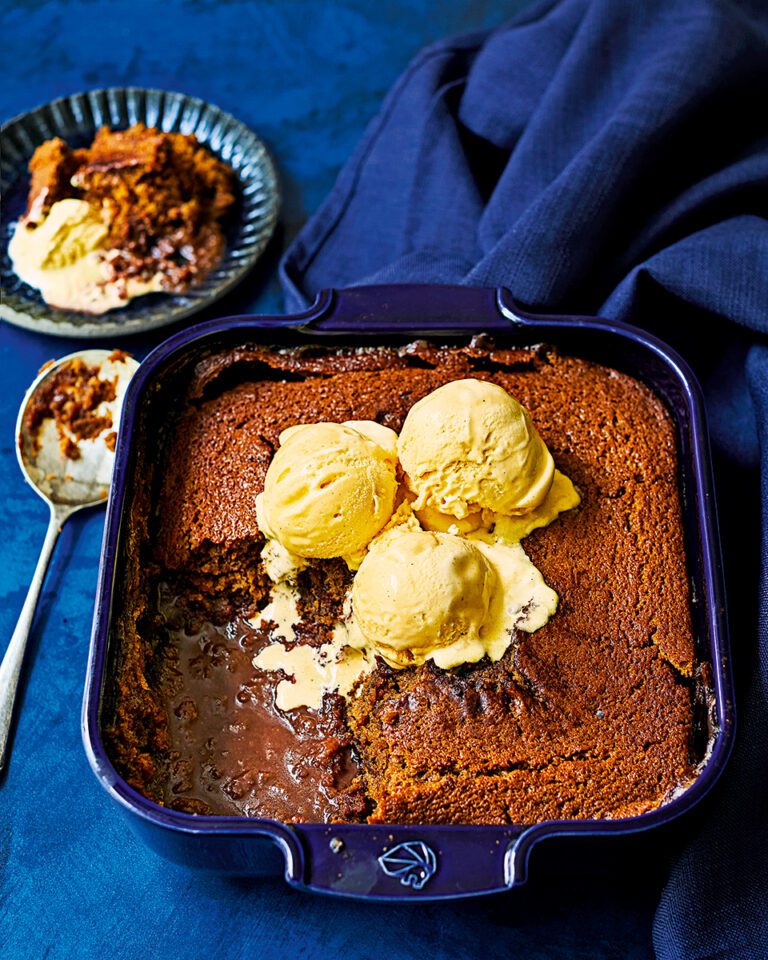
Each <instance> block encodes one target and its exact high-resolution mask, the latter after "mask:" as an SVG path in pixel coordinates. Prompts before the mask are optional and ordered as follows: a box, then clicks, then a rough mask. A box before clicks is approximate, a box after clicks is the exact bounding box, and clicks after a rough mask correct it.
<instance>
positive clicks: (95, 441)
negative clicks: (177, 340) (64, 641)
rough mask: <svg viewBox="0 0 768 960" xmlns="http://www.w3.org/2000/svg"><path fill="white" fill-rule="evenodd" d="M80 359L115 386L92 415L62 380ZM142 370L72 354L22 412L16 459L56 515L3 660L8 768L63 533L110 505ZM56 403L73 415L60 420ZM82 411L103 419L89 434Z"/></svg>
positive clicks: (104, 353)
mask: <svg viewBox="0 0 768 960" xmlns="http://www.w3.org/2000/svg"><path fill="white" fill-rule="evenodd" d="M77 360H81V361H82V362H83V363H84V364H85V365H86V367H88V368H90V369H91V370H95V371H97V373H96V376H97V378H98V380H99V381H111V382H112V383H113V384H114V391H113V392H114V396H112V397H110V396H109V393H107V397H105V399H103V400H101V401H99V402H96V401H98V395H97V396H95V397H93V398H92V402H91V404H90V405H91V406H92V407H93V409H90V410H89V409H87V407H88V406H89V402H88V401H87V400H86V402H85V404H84V407H83V409H82V410H79V409H78V400H77V398H76V397H75V396H74V395H72V396H70V397H68V396H67V389H66V384H58V383H57V381H56V380H55V379H54V378H55V375H56V374H57V373H59V372H60V371H61V370H62V368H63V367H65V366H66V365H67V364H71V363H72V362H73V361H77ZM137 367H138V364H137V363H136V361H135V360H133V359H132V358H131V357H128V356H126V355H125V354H118V353H116V352H114V351H111V350H81V351H78V352H76V353H70V354H68V355H67V356H66V357H62V358H61V359H60V360H57V361H56V362H54V363H51V364H49V365H48V366H47V367H44V368H43V370H41V371H40V373H39V375H38V376H37V377H36V379H35V380H34V381H33V383H32V385H31V386H30V388H29V389H28V390H27V392H26V394H25V395H24V399H23V400H22V403H21V407H20V408H19V415H18V418H17V420H16V457H17V459H18V461H19V466H20V467H21V471H22V473H23V474H24V478H25V480H26V481H27V482H28V483H29V484H30V486H31V487H32V488H33V489H34V490H35V492H36V493H37V494H38V495H39V496H40V497H42V499H43V500H44V501H45V502H46V503H47V504H48V507H49V510H50V518H49V522H48V531H47V533H46V536H45V541H44V542H43V547H42V550H41V552H40V559H39V560H38V562H37V567H36V568H35V573H34V576H33V577H32V582H31V584H30V587H29V592H28V593H27V598H26V600H25V601H24V606H23V607H22V609H21V614H20V616H19V621H18V624H17V625H16V629H15V630H14V633H13V636H12V637H11V641H10V643H9V644H8V649H7V650H6V652H5V656H4V657H3V661H2V663H0V771H1V770H2V769H3V767H4V766H5V762H6V758H7V747H8V739H9V735H10V729H11V720H12V717H13V706H14V702H15V699H16V691H17V688H18V683H19V677H20V675H21V667H22V663H23V661H24V652H25V650H26V646H27V640H28V638H29V634H30V630H31V627H32V621H33V619H34V615H35V608H36V606H37V600H38V598H39V596H40V591H41V589H42V585H43V582H44V580H45V574H46V571H47V569H48V564H49V562H50V559H51V555H52V553H53V548H54V546H55V544H56V541H57V539H58V536H59V533H61V528H62V527H63V525H64V523H65V522H66V521H67V520H68V519H69V517H71V516H72V514H73V513H76V512H77V511H78V510H84V509H86V508H88V507H96V506H100V505H101V504H104V503H106V500H107V496H108V495H109V487H110V483H111V480H112V466H113V463H114V440H115V437H116V434H115V430H116V428H117V424H118V421H119V415H120V409H121V407H122V400H123V394H124V393H125V388H126V387H127V385H128V382H129V380H130V379H131V376H133V373H134V372H135V370H136V368H137ZM54 405H55V406H56V407H57V408H58V409H64V410H65V411H66V412H68V413H69V414H71V415H72V416H70V417H62V418H60V419H59V420H57V419H56V418H55V416H54V413H53V406H54ZM78 412H81V413H85V414H86V415H91V416H92V417H96V418H97V419H95V420H93V421H92V423H91V428H90V430H88V429H86V430H85V431H83V430H82V424H81V425H80V427H78V429H77V430H76V431H73V429H72V427H71V421H72V417H73V416H75V415H76V414H77V413H78ZM86 419H87V417H86ZM83 433H85V435H83ZM88 433H90V435H87V434H88Z"/></svg>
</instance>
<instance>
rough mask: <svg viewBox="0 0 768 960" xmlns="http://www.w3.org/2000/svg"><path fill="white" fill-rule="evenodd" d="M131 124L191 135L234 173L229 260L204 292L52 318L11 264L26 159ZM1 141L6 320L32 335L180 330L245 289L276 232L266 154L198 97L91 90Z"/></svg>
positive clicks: (10, 128) (0, 253)
mask: <svg viewBox="0 0 768 960" xmlns="http://www.w3.org/2000/svg"><path fill="white" fill-rule="evenodd" d="M134 123H145V124H146V125H147V126H153V127H159V128H160V129H161V130H164V131H167V132H177V131H178V132H181V133H193V134H194V135H195V136H196V137H197V139H198V140H199V141H200V143H202V144H205V146H207V147H208V149H209V150H210V151H211V152H212V153H214V154H215V155H216V156H217V157H219V158H220V159H221V160H223V161H224V162H225V163H227V164H229V166H230V167H231V168H232V170H233V171H234V173H235V177H236V179H237V183H238V194H239V196H238V203H237V205H236V209H235V212H234V214H233V215H232V216H231V218H230V221H229V223H228V229H227V247H226V250H225V253H224V257H223V258H222V261H221V263H219V265H218V266H217V267H216V268H215V269H213V270H212V271H211V272H210V273H209V274H208V276H207V277H206V279H205V280H204V282H203V283H202V284H201V285H200V286H198V287H194V288H192V289H191V290H189V291H187V293H184V294H168V293H153V294H149V295H148V296H145V297H138V298H137V299H135V300H133V301H131V302H130V303H128V304H127V305H126V306H125V307H123V308H121V309H120V310H114V311H111V312H109V313H106V314H102V315H101V316H99V317H95V316H93V315H92V314H87V313H79V312H76V311H72V310H55V309H53V308H52V307H49V306H48V305H47V304H46V303H45V301H44V300H43V299H42V297H41V296H40V294H39V292H38V291H37V290H35V289H33V288H32V287H30V286H29V285H28V284H26V283H23V282H22V281H21V280H20V279H19V278H18V277H17V276H16V274H15V272H14V270H13V265H12V263H11V260H10V258H9V256H8V243H9V241H10V238H11V236H12V234H13V229H14V226H15V224H16V222H17V220H18V219H19V217H21V216H22V214H23V213H24V210H25V208H26V203H27V193H28V190H29V174H28V172H27V165H28V164H29V160H30V158H31V156H32V154H33V153H34V151H35V148H36V147H38V146H39V145H40V144H41V143H43V141H44V140H49V139H50V138H51V137H56V136H58V137H62V138H63V139H64V140H66V142H67V143H68V144H69V145H70V146H71V147H84V146H88V145H89V144H90V142H91V140H92V139H93V136H94V134H95V133H96V131H97V130H98V128H99V127H101V126H104V125H106V126H109V127H112V128H113V129H122V128H125V127H129V126H131V124H134ZM0 134H1V136H2V158H1V159H0V190H1V191H2V196H3V204H2V211H1V212H0V290H1V292H2V295H1V296H0V317H2V318H3V319H4V320H7V321H8V322H9V323H13V324H16V325H17V326H20V327H25V328H27V329H28V330H35V331H37V332H38V333H47V334H53V335H55V336H60V337H88V338H91V337H103V336H108V335H112V334H130V333H139V332H141V331H146V330H152V329H155V328H157V327H163V326H166V325H167V324H170V323H175V322H176V321H177V320H181V319H182V318H184V317H189V316H191V315H192V314H194V313H197V312H198V311H199V310H202V309H203V307H206V306H208V305H209V304H211V303H213V302H214V301H215V300H218V299H219V298H220V297H222V296H223V295H224V294H225V293H227V292H228V291H230V290H231V289H232V288H233V287H234V286H235V285H236V284H237V283H239V281H240V280H242V279H243V277H244V276H245V274H246V273H247V272H248V271H249V270H250V269H251V267H252V266H253V265H254V264H255V263H256V261H257V260H258V258H259V256H260V255H261V253H262V252H263V250H264V248H265V247H266V245H267V243H268V242H269V239H270V237H271V236H272V233H273V231H274V228H275V223H276V221H277V213H278V208H279V205H280V195H279V187H278V183H277V176H276V173H275V168H274V166H273V164H272V161H271V159H270V157H269V154H268V153H267V149H266V147H265V146H264V144H263V143H262V142H261V140H260V139H259V138H258V137H257V136H256V134H255V133H253V131H251V130H249V129H248V127H246V126H244V125H243V124H242V123H240V122H239V121H238V120H236V119H235V118H234V117H233V116H231V115H230V114H228V113H225V112H224V111H223V110H219V108H218V107H214V106H212V105H211V104H209V103H205V102H204V101H203V100H198V99H196V98H195V97H188V96H186V95H185V94H182V93H169V92H167V91H163V90H141V89H139V88H137V87H127V88H112V89H108V90H92V91H90V92H88V93H79V94H75V95H74V96H70V97H62V99H60V100H54V101H53V102H52V103H49V104H46V105H45V106H42V107H38V108H37V109H35V110H31V111H30V112H29V113H25V114H22V115H21V116H19V117H16V118H15V119H13V120H11V121H9V122H8V123H7V124H5V125H4V126H3V127H2V129H1V131H0Z"/></svg>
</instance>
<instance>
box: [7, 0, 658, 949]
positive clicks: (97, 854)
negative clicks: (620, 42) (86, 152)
mask: <svg viewBox="0 0 768 960" xmlns="http://www.w3.org/2000/svg"><path fill="white" fill-rule="evenodd" d="M524 5H525V4H524V3H523V2H522V0H510V2H507V3H501V2H492V0H488V2H466V0H464V2H462V0H444V2H442V3H440V4H439V5H438V4H436V3H433V2H429V0H386V2H382V3H380V4H373V3H370V2H368V0H347V2H345V3H339V2H319V0H315V2H303V3H301V2H294V3H288V2H279V0H273V2H267V3H244V2H229V3H227V2H222V0H200V2H196V3H191V2H187V3H181V2H179V0H166V2H164V3H162V4H160V3H152V2H148V0H129V2H127V0H116V2H103V0H91V2H85V0H78V2H57V3H43V2H17V3H15V4H14V6H13V8H12V9H10V4H9V3H8V2H6V4H5V8H4V12H3V23H2V36H3V38H4V48H5V49H6V50H13V51H15V53H14V55H13V58H12V59H13V66H12V72H9V70H8V66H6V70H5V71H4V78H3V83H2V84H0V117H1V118H2V119H8V118H10V117H11V116H14V115H16V114H18V113H20V112H22V111H24V110H26V109H29V108H31V107H33V106H35V105H37V104H38V103H41V102H44V101H46V100H49V99H51V98H53V97H56V96H59V95H62V94H65V93H72V92H75V91H78V90H83V89H87V88H89V87H98V86H109V85H127V84H135V85H139V86H158V87H164V88H167V89H174V90H181V91H184V92H188V93H192V94H195V95H198V96H201V97H203V98H205V99H208V100H210V101H212V102H213V103H216V104H217V105H219V106H221V107H223V108H224V109H226V110H229V111H231V112H232V113H234V114H235V115H236V116H238V117H239V118H240V119H242V120H243V121H244V122H246V123H248V124H249V125H251V126H252V127H253V128H254V129H255V130H256V131H257V132H258V133H259V134H260V135H261V136H263V138H264V139H265V140H266V141H267V143H268V144H269V145H270V147H271V149H272V151H273V153H274V156H275V159H276V161H277V164H278V167H279V170H280V174H281V178H282V182H283V188H284V194H285V206H284V210H283V225H284V226H283V229H282V231H279V232H278V236H277V238H276V240H275V242H274V243H273V244H272V246H271V248H270V251H269V254H268V255H267V257H266V258H265V260H264V263H263V266H262V267H261V268H260V269H257V271H256V272H255V273H254V274H253V275H252V276H251V277H250V278H249V279H248V280H247V281H246V282H245V283H244V285H243V286H242V288H241V289H240V290H239V291H238V292H237V293H236V294H234V295H233V296H231V297H230V298H229V299H228V300H227V301H225V302H224V303H223V304H222V305H220V306H219V307H218V308H217V312H218V313H235V312H272V311H279V310H280V296H279V292H278V287H277V283H276V280H275V265H276V261H277V256H278V255H279V252H280V250H281V248H282V245H283V243H284V240H285V238H286V236H288V237H290V236H291V235H292V234H293V233H294V232H295V230H296V229H297V227H298V226H299V225H300V224H301V222H302V221H303V220H304V219H305V217H306V215H307V214H308V213H311V212H312V211H313V210H314V209H315V208H316V207H317V205H318V203H319V202H320V200H321V199H322V198H323V196H324V195H325V194H326V192H327V191H328V189H329V188H330V186H331V185H332V183H333V180H334V178H335V175H336V173H337V171H338V169H339V167H340V165H341V164H342V162H343V161H344V160H345V159H346V158H347V157H348V155H349V153H350V152H351V150H352V148H353V146H354V144H355V143H356V141H357V140H358V138H359V137H360V135H361V134H362V131H363V129H364V127H365V124H366V123H367V121H368V120H369V119H370V118H371V117H372V116H373V115H374V113H375V111H376V109H377V107H378V105H379V103H380V101H381V98H382V97H383V95H384V93H385V92H386V90H387V89H388V88H389V86H390V85H391V84H392V82H393V81H394V80H395V78H396V77H397V75H398V74H399V73H400V71H401V70H402V69H403V67H404V66H405V65H406V63H407V62H408V60H409V59H410V58H411V57H412V56H413V54H414V53H415V52H416V51H417V50H418V49H419V48H420V47H421V46H423V45H424V44H425V43H428V42H429V41H431V40H433V39H435V38H437V37H439V36H442V35H445V34H450V33H457V32H463V31H467V30H471V29H473V28H475V27H484V26H488V25H492V24H494V23H496V22H498V21H499V20H501V19H502V18H503V17H506V16H508V15H511V14H512V13H514V12H515V11H516V10H518V9H520V8H521V7H522V6H524ZM160 336H162V334H160V335H158V336H156V337H155V338H153V339H152V340H151V341H150V340H147V341H146V342H144V341H135V340H134V341H131V342H123V343H120V342H119V340H111V341H110V342H109V343H107V344H104V345H105V346H124V347H127V348H128V349H131V350H132V351H133V352H134V353H136V354H137V355H138V356H142V355H143V354H144V353H145V352H146V350H147V348H148V347H150V346H151V345H153V344H154V343H155V342H157V341H158V340H159V339H160ZM77 346H78V344H77V342H76V341H64V340H55V339H52V338H43V337H38V336H35V335H33V334H30V333H26V332H24V331H21V330H16V329H12V328H10V327H8V326H7V325H5V324H1V325H0V364H1V365H2V370H3V377H2V385H1V386H0V490H1V491H2V506H3V509H2V511H1V512H0V544H1V546H0V651H2V650H3V649H4V646H5V643H6V640H7V638H8V637H9V636H10V634H11V632H12V630H13V627H14V625H15V622H16V618H17V616H18V613H19V610H20V608H21V604H22V602H23V598H24V595H25V592H26V587H27V584H28V582H29V579H30V577H31V575H32V572H33V569H34V565H35V562H36V558H37V553H38V550H39V547H40V545H41V544H42V539H43V534H44V530H45V524H46V520H47V514H46V509H45V507H44V505H43V504H42V502H41V501H40V500H38V499H37V497H36V496H35V495H34V493H33V492H32V491H31V490H30V489H29V488H27V487H25V486H24V484H23V481H22V479H21V475H20V473H19V470H18V467H17V465H16V461H15V456H14V452H13V424H14V420H15V416H16V409H17V405H18V403H19V401H20V399H21V396H22V394H23V391H24V389H25V388H26V386H27V385H28V383H29V382H30V381H31V380H32V379H33V377H34V375H35V372H36V371H37V369H38V367H39V366H40V365H41V364H42V363H43V362H44V361H45V360H47V359H48V358H50V357H55V356H61V355H63V354H64V353H68V352H70V351H71V350H72V349H75V348H76V347H77ZM102 524H103V514H102V513H100V512H96V513H91V514H90V515H86V516H82V517H78V518H75V519H74V520H73V521H72V522H71V523H70V524H69V525H68V526H67V527H66V529H65V531H64V534H63V536H62V538H61V541H60V543H59V546H58V549H57V552H56V556H55V558H54V561H53V564H52V568H51V571H50V573H49V578H48V581H47V585H46V589H45V592H44V594H43V597H42V601H41V604H40V608H39V612H38V617H37V620H36V623H35V629H34V637H33V641H32V647H31V650H30V654H31V655H30V656H29V658H28V664H27V670H26V674H25V680H24V684H23V695H22V702H21V704H20V705H21V707H22V709H21V711H20V716H19V718H18V723H17V727H16V732H15V742H14V750H13V756H12V761H11V764H10V767H9V770H8V773H7V776H6V778H5V779H4V780H2V781H0V955H2V957H3V960H11V958H17V957H18V958H20V957H32V958H38V957H40V958H42V957H79V956H83V957H96V956H100V955H108V956H117V957H121V958H131V957H142V958H144V957H147V956H154V957H163V958H165V957H168V958H173V957H180V958H181V957H184V958H198V957H200V958H202V957H209V958H224V957H233V958H235V957H253V956H259V957H263V958H273V957H274V958H278V957H279V958H291V960H301V958H319V957H329V958H330V957H338V956H342V955H343V956H346V957H349V958H350V960H356V958H376V957H379V956H387V957H388V958H391V960H398V958H411V957H429V958H436V957H458V958H463V957H475V956H483V957H484V958H487V960H493V958H497V957H498V958H501V957H508V956H511V955H515V956H520V957H531V958H549V957H558V958H577V957H578V958H590V960H597V958H603V957H605V958H608V957H611V958H612V957H616V958H630V960H632V958H641V957H647V956H650V955H651V948H650V924H651V919H652V915H653V911H654V908H655V905H656V900H657V898H658V888H659V884H658V880H657V881H656V882H649V878H648V877H647V876H643V875H640V874H638V873H636V872H633V871H632V870H627V871H625V872H622V874H621V875H619V876H614V877H612V878H605V879H602V880H600V879H598V880H595V881H593V882H591V883H590V884H588V885H587V884H583V883H576V884H573V883H571V882H569V881H551V880H550V881H547V882H546V884H545V883H543V882H538V883H537V881H536V878H535V875H534V878H533V881H532V883H531V884H530V885H529V887H528V888H526V889H525V890H522V891H519V892H515V893H514V894H511V895H509V896H507V897H503V898H495V899H493V900H486V901H477V902H469V903H461V904H457V905H452V906H439V905H438V906H423V907H420V908H413V909H411V908H406V907H400V908H388V907H375V906H369V905H365V904H351V903H346V902H340V901H333V900H329V899H322V898H317V897H309V896H303V895H300V894H297V893H295V892H293V891H291V890H290V889H288V888H287V887H285V886H284V885H283V884H282V883H281V882H279V881H275V882H269V881H230V880H223V879H215V878H210V877H204V876H201V875H197V874H194V873H190V872H188V871H186V870H184V869H182V868H180V867H177V866H175V865H172V864H169V863H166V862H164V861H162V860H160V859H158V858H157V857H156V856H155V855H154V854H152V853H150V852H149V851H148V850H146V849H145V848H144V847H143V845H141V844H140V843H139V842H138V841H137V840H135V839H134V837H133V835H132V834H131V832H130V831H129V829H128V826H127V824H126V822H125V821H124V819H123V818H122V816H121V815H120V813H119V811H118V810H117V809H116V807H115V806H114V805H113V804H112V803H111V801H109V800H108V798H107V797H106V795H105V794H104V793H103V792H102V790H101V788H100V787H99V786H98V784H97V782H96V780H95V778H94V777H93V775H92V774H91V772H90V770H89V768H88V765H87V761H86V759H85V755H84V753H83V750H82V747H81V743H80V732H79V722H80V701H81V696H82V686H83V679H84V672H85V663H86V656H87V645H88V636H89V631H90V621H91V615H92V609H93V595H94V588H95V583H96V572H97V565H98V555H99V549H100V542H101V533H102Z"/></svg>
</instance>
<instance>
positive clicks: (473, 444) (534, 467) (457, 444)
mask: <svg viewBox="0 0 768 960" xmlns="http://www.w3.org/2000/svg"><path fill="white" fill-rule="evenodd" d="M398 453H399V456H400V462H401V464H402V466H403V470H404V471H405V474H406V481H407V484H408V487H409V489H410V490H411V492H412V493H413V494H414V495H415V500H414V503H413V508H414V510H415V511H416V512H417V513H418V511H419V510H423V509H425V508H427V509H429V510H431V511H436V512H438V513H440V514H444V515H448V516H450V517H453V518H456V519H458V520H463V519H465V518H467V517H471V516H472V515H476V514H477V513H478V512H479V511H483V510H484V511H492V512H493V513H497V514H503V515H506V516H509V515H514V514H521V513H526V512H528V511H529V510H533V509H534V508H535V507H537V506H538V505H539V504H541V503H542V502H543V500H544V498H545V497H546V495H547V493H548V492H549V488H550V487H551V485H552V479H553V477H554V473H555V465H554V462H553V460H552V455H551V454H550V452H549V450H548V449H547V447H546V445H545V443H544V441H543V440H542V439H541V437H540V436H539V434H538V432H537V430H536V428H535V427H534V425H533V422H532V421H531V417H530V415H529V413H528V411H527V410H526V409H525V408H524V407H523V406H522V405H521V404H520V403H518V402H517V400H515V399H514V397H511V396H510V395H509V394H508V393H507V391H506V390H504V388H503V387H500V386H498V385H497V384H495V383H491V382H489V381H487V380H474V379H468V380H454V381H452V382H451V383H447V384H445V385H444V386H442V387H439V388H438V389H437V390H433V391H432V393H430V394H428V395H427V396H426V397H424V398H423V399H421V400H419V401H418V403H415V404H414V405H413V407H411V409H410V411H409V413H408V416H407V417H406V418H405V423H404V424H403V429H402V431H401V432H400V436H399V439H398Z"/></svg>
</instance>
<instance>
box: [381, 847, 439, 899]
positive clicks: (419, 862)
mask: <svg viewBox="0 0 768 960" xmlns="http://www.w3.org/2000/svg"><path fill="white" fill-rule="evenodd" d="M379 865H380V867H381V869H382V870H383V871H384V873H386V875H387V876H388V877H397V879H398V880H399V881H400V883H402V885H403V886H404V887H413V889H414V890H421V888H422V887H423V886H424V884H425V883H426V882H427V881H428V880H429V879H431V878H432V877H433V876H434V875H435V873H436V871H437V857H436V856H435V852H434V850H432V848H431V847H428V846H427V844H426V843H424V841H423V840H410V841H408V842H407V843H399V844H398V845H397V846H396V847H392V849H391V850H385V851H384V853H382V854H381V856H380V857H379Z"/></svg>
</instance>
